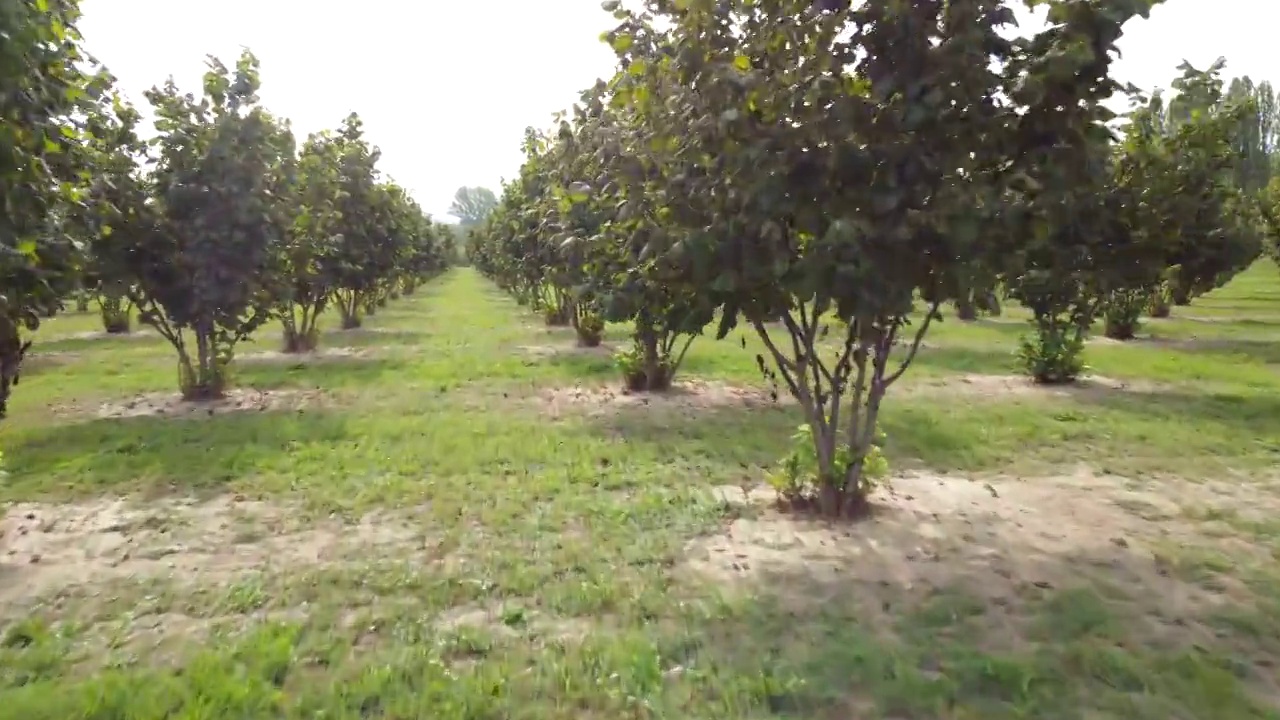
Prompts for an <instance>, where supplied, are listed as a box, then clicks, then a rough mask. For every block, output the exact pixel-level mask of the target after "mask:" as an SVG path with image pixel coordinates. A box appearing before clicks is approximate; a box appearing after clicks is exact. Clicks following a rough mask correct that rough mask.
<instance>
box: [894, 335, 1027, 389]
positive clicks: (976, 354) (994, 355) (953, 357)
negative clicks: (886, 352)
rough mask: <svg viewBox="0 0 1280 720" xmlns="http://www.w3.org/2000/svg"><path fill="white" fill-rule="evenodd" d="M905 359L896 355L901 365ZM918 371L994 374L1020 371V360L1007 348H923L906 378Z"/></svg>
mask: <svg viewBox="0 0 1280 720" xmlns="http://www.w3.org/2000/svg"><path fill="white" fill-rule="evenodd" d="M903 356H905V352H903V353H901V354H895V357H896V358H897V361H898V362H900V361H901V359H902V357H903ZM894 362H895V360H894V358H890V363H891V364H893V363H894ZM916 369H929V370H944V371H947V372H952V373H979V374H995V375H1004V374H1010V373H1017V372H1018V366H1017V358H1015V357H1014V355H1013V353H1012V352H1010V350H1009V349H1008V348H981V347H966V346H963V345H942V346H940V347H934V346H930V347H922V348H921V349H920V350H919V352H918V353H917V354H916V358H915V360H914V361H913V363H912V365H911V368H910V369H908V370H907V375H910V373H911V372H912V371H914V370H916ZM904 377H906V375H904ZM890 392H892V390H891V391H890Z"/></svg>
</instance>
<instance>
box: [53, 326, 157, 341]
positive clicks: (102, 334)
mask: <svg viewBox="0 0 1280 720" xmlns="http://www.w3.org/2000/svg"><path fill="white" fill-rule="evenodd" d="M159 337H160V334H159V333H157V332H155V331H153V330H149V329H143V328H134V329H133V330H131V331H129V332H127V333H109V332H107V331H105V330H85V331H82V332H74V333H66V334H63V335H52V336H50V337H47V338H41V339H42V341H43V342H58V341H60V340H155V339H157V338H159Z"/></svg>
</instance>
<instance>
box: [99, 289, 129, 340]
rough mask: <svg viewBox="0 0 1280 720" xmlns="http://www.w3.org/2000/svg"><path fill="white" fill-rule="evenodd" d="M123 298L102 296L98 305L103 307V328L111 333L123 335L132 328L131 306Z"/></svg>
mask: <svg viewBox="0 0 1280 720" xmlns="http://www.w3.org/2000/svg"><path fill="white" fill-rule="evenodd" d="M129 305H130V304H129V303H127V302H126V301H125V300H124V299H123V298H113V297H106V296H101V297H99V298H98V307H99V308H100V309H101V315H102V329H103V330H105V331H106V332H107V333H108V334H110V335H121V334H124V333H127V332H129V331H130V330H132V327H131V326H130V318H129V312H130V310H131V309H132V308H131V307H129Z"/></svg>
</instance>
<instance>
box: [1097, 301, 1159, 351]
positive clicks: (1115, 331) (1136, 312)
mask: <svg viewBox="0 0 1280 720" xmlns="http://www.w3.org/2000/svg"><path fill="white" fill-rule="evenodd" d="M1152 294H1153V293H1152V292H1151V291H1150V290H1148V289H1145V288H1143V289H1139V290H1117V291H1115V292H1112V293H1110V294H1109V295H1108V296H1107V301H1106V304H1105V305H1104V306H1103V310H1102V312H1103V315H1102V317H1103V326H1104V327H1103V334H1104V335H1106V336H1107V337H1108V338H1111V339H1112V340H1132V339H1133V338H1134V337H1135V336H1136V335H1137V333H1138V328H1139V327H1140V326H1141V319H1142V312H1143V311H1144V310H1146V309H1147V308H1148V307H1149V306H1150V305H1151V296H1152Z"/></svg>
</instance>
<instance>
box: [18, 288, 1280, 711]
mask: <svg viewBox="0 0 1280 720" xmlns="http://www.w3.org/2000/svg"><path fill="white" fill-rule="evenodd" d="M1021 319H1022V317H1021V316H1019V315H1018V314H1017V313H1016V312H1010V313H1008V314H1006V316H1004V317H1000V318H991V319H985V320H982V321H979V322H976V323H971V324H963V323H960V322H958V321H956V320H954V319H948V320H947V321H945V322H944V323H942V324H941V325H939V326H935V327H936V332H931V334H930V336H929V337H928V339H927V347H925V349H924V350H923V351H922V353H921V356H920V358H919V359H918V361H917V363H916V364H915V366H913V368H912V370H911V371H910V372H909V373H908V375H907V376H906V377H905V378H904V379H903V381H902V382H901V383H899V384H898V385H897V386H895V387H894V389H893V390H892V391H891V396H890V398H889V399H888V401H887V409H886V411H885V418H884V429H885V430H886V432H887V434H888V448H887V450H888V453H889V456H890V461H891V463H892V464H893V467H894V471H895V478H894V481H893V489H892V491H886V492H883V493H881V494H880V495H879V496H878V498H877V503H878V505H879V508H880V511H879V512H878V513H877V514H876V515H875V517H874V518H873V519H871V520H868V521H865V522H863V523H859V524H855V525H827V524H823V523H817V522H812V521H806V520H803V519H800V518H796V517H788V516H784V515H781V514H779V513H778V512H776V511H775V510H773V509H771V507H770V506H769V499H770V494H769V493H768V492H767V491H762V490H761V489H760V487H761V485H762V478H763V475H764V471H765V469H766V468H767V467H768V466H770V465H771V464H772V463H773V462H775V461H776V460H777V459H778V458H779V457H780V456H781V455H782V454H783V453H785V452H786V451H787V449H788V444H789V441H788V436H789V435H790V434H791V432H792V430H793V429H794V427H795V425H796V424H797V422H798V415H797V412H796V410H795V408H794V407H793V406H790V405H789V403H788V402H786V401H781V402H778V403H774V402H772V401H771V399H770V397H769V393H768V391H767V388H766V386H765V385H764V383H763V381H762V380H761V378H760V377H759V374H758V372H757V370H756V368H755V354H756V352H757V347H756V344H755V343H754V342H753V341H752V340H751V339H750V338H748V339H747V340H746V347H745V349H744V347H743V345H742V343H741V342H740V341H739V339H738V338H736V337H735V338H733V339H730V340H726V341H722V342H715V341H713V340H711V339H710V338H705V339H700V340H699V341H697V342H696V343H695V344H694V347H693V350H692V351H691V353H690V357H689V359H688V360H687V363H686V366H685V370H684V373H685V374H684V380H685V381H687V384H686V386H685V388H684V389H683V391H681V392H676V393H673V394H671V395H670V396H667V397H659V398H653V399H641V398H636V397H633V396H627V395H622V394H620V393H618V392H616V391H611V390H610V389H609V388H611V387H613V386H615V385H616V380H615V374H614V371H613V369H612V364H611V359H610V352H609V350H608V348H605V349H603V350H595V351H587V350H578V349H576V348H575V347H574V343H573V338H572V332H571V331H568V330H560V329H556V330H549V329H547V328H545V327H543V326H542V325H541V323H540V321H539V320H538V319H537V318H535V317H534V316H533V315H531V314H530V313H528V312H526V311H524V310H523V309H521V308H519V307H517V306H516V305H515V304H514V303H513V302H512V301H511V300H510V299H508V298H507V297H506V296H504V295H503V294H501V293H500V292H499V291H498V290H497V289H496V288H494V287H493V286H492V285H491V284H489V283H488V282H487V281H486V280H484V279H483V278H481V277H480V276H479V275H477V274H475V273H474V272H473V271H472V270H470V269H465V268H464V269H457V270H454V271H451V272H450V273H449V274H447V275H445V276H444V277H442V278H440V279H438V280H436V281H434V282H433V283H431V284H430V285H429V286H427V287H424V288H422V289H421V290H419V293H418V294H417V295H416V296H414V297H410V298H403V299H401V300H398V301H396V302H394V303H393V304H392V305H391V306H390V307H388V308H386V309H384V310H382V311H381V312H380V313H379V314H378V315H377V316H376V317H373V318H370V319H369V321H368V323H367V325H368V327H367V328H366V329H364V330H360V331H348V332H338V331H336V330H332V329H331V328H330V330H331V331H330V332H328V333H327V334H326V335H325V336H324V340H323V342H324V343H325V346H326V351H325V352H324V353H321V354H319V355H317V356H315V357H311V358H308V359H305V360H299V359H296V358H287V357H282V356H280V355H279V354H278V353H275V352H273V351H275V350H276V349H277V347H276V344H277V341H278V338H277V333H276V332H275V331H274V330H271V331H265V332H263V333H262V335H261V337H260V339H259V340H258V341H257V342H255V343H247V344H245V345H244V346H242V347H241V348H240V350H239V355H238V358H237V361H236V369H235V381H236V383H237V385H238V387H239V388H241V389H240V390H239V391H237V392H236V393H235V394H234V395H233V396H232V398H231V399H230V400H228V401H226V402H223V403H220V404H217V405H208V406H198V407H197V408H196V409H192V408H190V407H183V406H181V405H180V404H177V403H175V402H174V401H173V400H172V398H171V397H170V395H171V394H172V392H173V389H174V387H175V379H176V367H175V362H174V360H173V356H172V351H171V349H170V348H169V347H168V346H167V345H166V344H165V343H164V342H163V340H161V339H160V338H159V337H158V336H156V335H154V334H150V333H144V332H139V333H137V334H135V335H134V336H132V337H104V336H100V335H99V334H97V333H96V332H95V331H96V330H97V329H98V322H97V318H96V317H95V316H93V315H74V314H71V315H67V316H63V317H59V318H57V319H54V320H52V321H49V322H48V323H47V324H46V326H45V327H44V328H43V329H41V331H40V333H39V338H38V340H37V344H36V347H35V348H34V350H33V353H34V354H33V355H31V356H30V359H29V361H28V363H27V367H26V370H25V372H24V374H23V376H22V381H21V385H20V386H19V387H18V388H17V390H16V393H15V395H14V399H13V401H12V402H11V404H10V410H11V417H10V419H8V420H5V421H4V422H3V424H2V426H0V450H3V452H4V462H5V465H6V468H7V471H8V476H7V478H5V479H4V480H3V481H0V501H4V502H7V503H8V505H7V507H6V508H5V514H4V519H3V525H2V526H0V531H2V532H3V535H2V536H0V628H2V629H0V641H2V642H0V718H21V719H23V720H42V719H45V718H48V719H50V720H54V719H56V720H63V719H65V718H80V719H94V720H99V719H102V720H105V719H108V718H110V719H112V720H115V719H124V718H129V719H130V720H149V719H151V718H156V719H159V718H186V719H194V718H329V719H337V718H419V717H421V718H440V719H441V720H444V719H447V718H467V719H469V720H470V719H479V718H495V719H497V718H502V719H503V720H549V719H550V718H601V719H604V718H610V719H613V718H619V717H622V718H659V717H661V718H681V719H683V718H783V717H786V718H830V719H832V720H836V719H841V720H847V719H853V720H906V719H919V720H926V719H928V720H933V719H938V718H945V719H948V720H960V719H962V718H981V719H982V720H999V719H1001V718H1063V719H1066V718H1082V719H1083V718H1090V719H1098V718H1124V719H1126V720H1147V719H1149V720H1169V719H1170V718H1182V719H1186V718H1214V719H1215V720H1216V719H1219V718H1221V719H1232V720H1236V719H1239V720H1244V719H1247V718H1280V668H1277V663H1280V471H1278V470H1277V468H1280V273H1277V271H1276V268H1275V267H1274V266H1273V265H1269V264H1268V265H1259V266H1257V267H1255V268H1253V269H1252V270H1250V271H1249V272H1248V273H1246V274H1245V275H1243V276H1241V277H1240V278H1238V279H1237V280H1236V281H1235V282H1233V283H1232V284H1231V285H1230V286H1228V287H1226V288H1224V289H1222V290H1219V291H1217V292H1215V293H1213V294H1212V295H1210V296H1208V297H1205V298H1202V299H1200V300H1198V301H1197V302H1196V303H1195V304H1194V305H1192V306H1191V307H1187V308H1177V309H1176V310H1175V317H1174V318H1173V319H1170V320H1163V321H1154V322H1152V323H1150V324H1149V325H1148V326H1147V328H1146V330H1145V333H1146V334H1145V335H1144V336H1143V337H1141V338H1140V339H1138V340H1136V341H1134V342H1131V343H1126V344H1119V343H1114V342H1106V341H1101V340H1100V341H1096V342H1094V343H1093V344H1092V345H1091V347H1090V348H1089V351H1088V353H1089V362H1090V364H1091V373H1092V374H1093V375H1094V377H1092V378H1091V379H1090V380H1088V381H1087V382H1084V383H1082V384H1081V385H1079V386H1078V387H1074V388H1069V389H1056V390H1046V389H1040V388H1035V387H1032V386H1030V385H1028V384H1026V383H1025V382H1022V381H1021V380H1019V379H1018V378H1017V377H1015V376H1014V375H1013V373H1014V372H1015V369H1014V366H1013V356H1012V351H1013V348H1014V345H1015V342H1016V339H1017V337H1018V335H1019V334H1020V333H1021V332H1022V331H1023V329H1024V325H1023V324H1022V323H1021ZM625 336H626V332H625V329H624V328H610V333H609V339H608V341H607V342H608V343H621V342H624V341H625Z"/></svg>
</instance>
